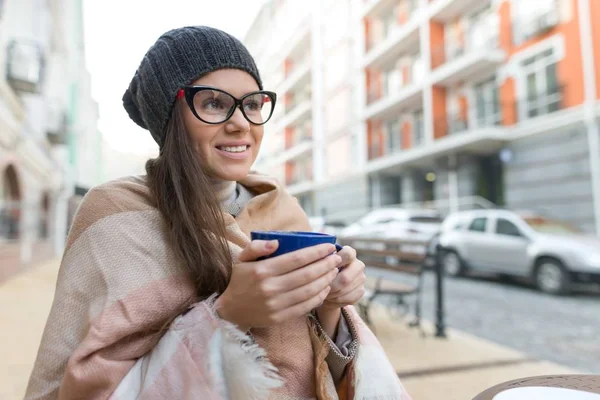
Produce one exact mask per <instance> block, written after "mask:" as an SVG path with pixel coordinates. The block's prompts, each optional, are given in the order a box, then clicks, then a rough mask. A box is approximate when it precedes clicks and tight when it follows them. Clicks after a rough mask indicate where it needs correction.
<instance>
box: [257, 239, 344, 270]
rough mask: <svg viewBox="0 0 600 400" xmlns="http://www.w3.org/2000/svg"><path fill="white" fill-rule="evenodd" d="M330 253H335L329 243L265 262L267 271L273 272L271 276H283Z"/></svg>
mask: <svg viewBox="0 0 600 400" xmlns="http://www.w3.org/2000/svg"><path fill="white" fill-rule="evenodd" d="M332 253H335V246H334V245H333V244H330V243H324V244H319V245H316V246H310V247H305V248H303V249H300V250H296V251H292V252H291V253H286V254H283V255H281V256H277V257H273V258H270V259H268V260H265V262H266V263H267V264H268V268H269V270H270V271H272V272H273V276H277V275H285V274H287V273H288V272H292V271H294V270H295V269H298V268H300V267H304V266H306V265H309V264H312V263H314V262H315V261H317V260H320V259H322V258H325V257H327V256H328V255H330V254H332Z"/></svg>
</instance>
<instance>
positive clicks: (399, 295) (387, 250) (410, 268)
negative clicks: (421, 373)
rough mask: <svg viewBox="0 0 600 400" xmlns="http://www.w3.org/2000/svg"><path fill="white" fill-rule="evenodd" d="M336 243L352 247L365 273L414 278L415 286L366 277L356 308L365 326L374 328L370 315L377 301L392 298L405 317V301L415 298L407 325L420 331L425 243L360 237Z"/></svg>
mask: <svg viewBox="0 0 600 400" xmlns="http://www.w3.org/2000/svg"><path fill="white" fill-rule="evenodd" d="M338 242H339V243H340V244H341V245H348V246H352V247H353V248H354V249H355V250H356V253H357V256H358V258H359V259H360V260H361V261H363V262H364V263H365V265H366V266H367V269H368V268H382V269H387V270H391V271H394V272H400V273H405V274H409V275H413V276H416V277H417V283H416V285H410V284H404V283H399V282H394V281H390V280H388V279H384V278H382V277H368V278H367V282H366V283H365V287H366V289H367V290H366V293H365V296H364V297H363V299H362V300H361V302H360V303H359V304H358V309H359V312H360V313H361V314H362V317H363V318H364V320H365V322H366V323H367V324H369V326H371V328H373V324H372V320H371V317H370V315H369V311H370V308H371V306H372V304H373V302H374V301H375V300H376V299H377V298H378V297H381V296H391V297H393V298H395V301H396V304H395V306H398V307H400V308H401V309H402V310H403V312H404V313H407V312H408V311H409V304H408V302H407V301H406V297H408V296H414V298H415V301H414V312H415V319H414V320H413V321H411V322H410V323H409V325H410V326H413V327H418V328H419V329H421V292H422V289H423V270H424V264H425V260H426V255H427V254H426V250H427V245H428V243H426V242H421V241H415V240H396V239H379V238H363V237H341V238H339V239H338ZM417 248H419V249H422V251H419V252H417V251H415V250H416V249H417ZM421 332H422V330H421Z"/></svg>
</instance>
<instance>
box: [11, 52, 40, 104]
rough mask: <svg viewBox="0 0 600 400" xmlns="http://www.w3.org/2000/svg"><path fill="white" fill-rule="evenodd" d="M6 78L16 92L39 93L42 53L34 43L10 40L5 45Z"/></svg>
mask: <svg viewBox="0 0 600 400" xmlns="http://www.w3.org/2000/svg"><path fill="white" fill-rule="evenodd" d="M6 72H7V79H8V82H9V84H10V85H11V86H12V87H13V89H15V90H16V91H18V92H26V93H39V92H40V90H41V84H42V78H43V75H44V55H43V53H42V49H41V48H40V47H39V46H38V45H37V44H36V43H30V42H26V41H17V40H15V41H12V42H11V43H10V44H9V45H8V47H7V71H6Z"/></svg>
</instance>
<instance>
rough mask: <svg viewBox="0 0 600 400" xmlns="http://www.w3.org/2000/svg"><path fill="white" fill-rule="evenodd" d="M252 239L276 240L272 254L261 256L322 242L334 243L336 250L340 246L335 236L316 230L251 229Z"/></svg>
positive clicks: (275, 254) (287, 251)
mask: <svg viewBox="0 0 600 400" xmlns="http://www.w3.org/2000/svg"><path fill="white" fill-rule="evenodd" d="M250 237H251V239H252V240H277V241H278V242H279V247H278V248H277V251H275V252H274V253H273V254H271V255H269V256H266V257H263V258H271V257H277V256H280V255H282V254H286V253H291V252H292V251H296V250H300V249H303V248H305V247H311V246H316V245H319V244H323V243H331V244H335V248H336V249H337V251H340V250H341V249H342V246H340V245H339V244H337V243H336V240H337V238H336V237H335V236H333V235H328V234H326V233H317V232H293V231H252V232H250Z"/></svg>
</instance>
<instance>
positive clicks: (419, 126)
mask: <svg viewBox="0 0 600 400" xmlns="http://www.w3.org/2000/svg"><path fill="white" fill-rule="evenodd" d="M412 131H413V147H417V146H420V145H421V144H423V142H424V141H425V140H424V132H423V131H424V127H423V110H418V111H415V112H414V113H413V129H412Z"/></svg>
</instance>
